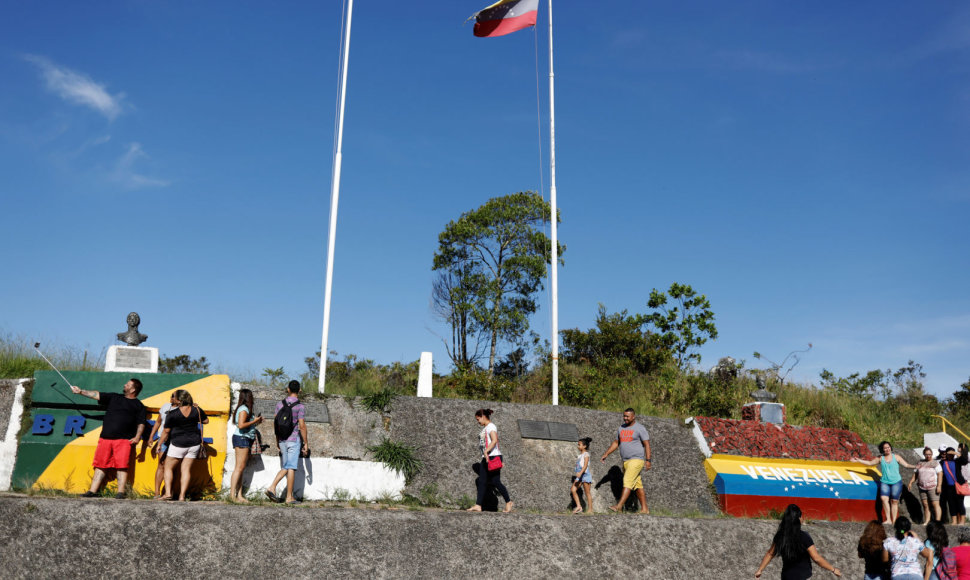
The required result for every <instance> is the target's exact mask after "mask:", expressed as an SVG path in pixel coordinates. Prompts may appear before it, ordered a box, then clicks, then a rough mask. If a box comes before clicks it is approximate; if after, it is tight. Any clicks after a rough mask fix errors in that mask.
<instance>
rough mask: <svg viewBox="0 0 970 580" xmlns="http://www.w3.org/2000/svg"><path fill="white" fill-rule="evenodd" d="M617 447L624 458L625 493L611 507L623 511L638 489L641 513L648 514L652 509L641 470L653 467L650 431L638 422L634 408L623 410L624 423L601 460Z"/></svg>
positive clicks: (604, 460) (604, 459)
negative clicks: (648, 501) (650, 508)
mask: <svg viewBox="0 0 970 580" xmlns="http://www.w3.org/2000/svg"><path fill="white" fill-rule="evenodd" d="M617 448H619V449H620V459H622V460H623V493H622V494H620V501H618V502H617V503H616V505H613V506H610V509H611V510H613V511H615V512H619V511H622V510H623V506H624V504H626V500H628V499H629V498H630V491H636V492H637V500H638V501H639V502H640V513H641V514H648V513H650V510H649V509H647V496H646V494H645V493H644V491H643V481H642V480H641V479H640V471H642V470H645V469H650V467H651V461H650V457H651V453H650V433H648V432H647V428H646V427H644V426H643V425H641V424H639V423H637V415H636V412H635V411H634V410H633V409H630V408H628V409H627V410H626V411H623V425H621V426H620V428H619V429H617V430H616V439H614V440H613V443H611V444H610V448H609V449H607V450H606V453H604V454H603V457H601V458H600V461H602V462H604V463H605V462H606V458H607V457H608V456H609V455H610V453H613V452H614V451H616V449H617Z"/></svg>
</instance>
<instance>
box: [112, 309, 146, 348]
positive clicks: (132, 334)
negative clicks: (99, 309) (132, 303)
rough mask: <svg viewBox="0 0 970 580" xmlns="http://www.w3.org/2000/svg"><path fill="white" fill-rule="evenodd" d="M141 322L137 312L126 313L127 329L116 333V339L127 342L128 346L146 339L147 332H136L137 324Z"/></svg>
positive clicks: (136, 344) (135, 344)
mask: <svg viewBox="0 0 970 580" xmlns="http://www.w3.org/2000/svg"><path fill="white" fill-rule="evenodd" d="M139 324H141V317H140V316H138V313H137V312H131V313H129V314H128V330H126V331H125V332H119V333H118V340H120V341H121V342H123V343H125V344H127V345H128V346H138V345H139V344H141V343H143V342H145V341H146V340H148V335H147V334H142V333H140V332H138V325H139Z"/></svg>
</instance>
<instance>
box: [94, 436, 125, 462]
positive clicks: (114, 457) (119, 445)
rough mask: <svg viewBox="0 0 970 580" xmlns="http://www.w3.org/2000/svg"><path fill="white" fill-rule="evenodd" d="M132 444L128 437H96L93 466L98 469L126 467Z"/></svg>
mask: <svg viewBox="0 0 970 580" xmlns="http://www.w3.org/2000/svg"><path fill="white" fill-rule="evenodd" d="M132 450H133V445H132V444H131V441H130V440H128V439H98V448H97V449H96V450H95V451H94V466H95V467H96V468H98V469H128V465H129V464H130V463H131V454H132Z"/></svg>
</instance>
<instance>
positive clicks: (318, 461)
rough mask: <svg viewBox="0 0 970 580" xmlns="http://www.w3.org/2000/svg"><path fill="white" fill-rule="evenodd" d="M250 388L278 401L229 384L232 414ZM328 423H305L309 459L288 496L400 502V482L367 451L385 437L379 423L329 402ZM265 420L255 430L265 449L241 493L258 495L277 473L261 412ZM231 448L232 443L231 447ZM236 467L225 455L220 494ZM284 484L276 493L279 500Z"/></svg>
mask: <svg viewBox="0 0 970 580" xmlns="http://www.w3.org/2000/svg"><path fill="white" fill-rule="evenodd" d="M243 387H246V388H249V389H251V390H253V391H254V394H255V395H256V396H257V397H261V398H266V399H279V398H282V394H281V392H280V391H278V390H272V389H267V388H266V387H259V386H254V385H240V384H239V383H233V384H232V391H233V397H232V408H233V409H235V407H236V401H237V397H238V393H239V389H240V388H243ZM304 399H306V402H307V404H309V405H314V404H320V401H318V400H316V399H315V398H314V397H312V396H310V397H306V396H304ZM325 402H326V405H327V409H328V411H329V416H330V423H317V422H308V423H307V436H308V438H309V442H310V449H311V457H309V458H303V459H300V461H299V463H298V469H297V471H296V477H295V480H294V484H293V494H294V495H295V496H296V497H297V498H302V499H306V500H325V499H334V498H336V497H340V496H341V495H343V494H347V495H348V496H349V497H351V498H358V499H366V500H375V499H379V498H381V497H384V496H387V497H393V498H400V496H401V491H402V490H403V489H404V476H402V475H401V474H399V473H397V472H395V471H393V470H391V469H388V468H387V467H385V466H384V464H383V463H379V462H375V461H374V460H373V457H372V456H371V454H370V453H369V452H368V451H367V447H368V446H370V445H375V444H377V443H379V442H380V439H381V436H382V435H384V436H386V435H387V432H386V430H385V422H384V420H383V417H381V416H380V415H377V414H374V413H367V412H366V411H364V410H363V409H361V408H360V407H359V406H357V405H356V404H355V403H356V402H357V400H355V399H346V398H343V397H329V398H327V399H326V401H325ZM263 416H264V417H265V418H266V420H265V421H264V422H263V424H262V425H261V426H260V427H259V431H260V433H261V434H262V435H263V442H264V444H265V445H268V447H267V448H266V450H265V451H264V453H263V454H262V455H260V456H253V457H251V458H250V460H249V462H248V463H247V465H246V469H245V471H244V472H243V475H242V483H243V489H246V490H248V491H249V494H250V495H252V494H256V495H261V494H262V493H263V491H264V490H266V489H268V488H269V486H270V484H272V482H273V478H274V477H276V474H277V473H278V472H279V470H280V461H279V450H278V449H277V448H276V437H275V436H274V434H273V421H272V415H271V414H270V413H269V412H268V411H263ZM234 430H235V425H234V424H233V423H232V421H231V420H230V422H229V424H228V431H227V434H226V440H227V441H231V440H232V433H233V431H234ZM230 445H231V443H230ZM235 467H236V456H235V452H233V451H231V450H230V452H229V453H227V454H226V463H225V468H224V469H225V472H224V475H223V479H222V481H223V488H224V489H229V486H230V481H231V480H230V477H231V475H232V472H233V471H234V470H235ZM285 485H286V481H285V480H283V482H282V483H281V484H279V486H278V487H277V489H276V492H277V493H280V494H282V493H283V492H284V490H285V488H284V486H285Z"/></svg>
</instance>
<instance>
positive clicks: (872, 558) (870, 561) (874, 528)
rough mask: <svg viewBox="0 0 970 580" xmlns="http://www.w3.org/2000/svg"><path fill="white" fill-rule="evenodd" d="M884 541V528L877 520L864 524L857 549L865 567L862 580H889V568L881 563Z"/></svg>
mask: <svg viewBox="0 0 970 580" xmlns="http://www.w3.org/2000/svg"><path fill="white" fill-rule="evenodd" d="M885 540H886V528H884V527H883V525H882V524H881V523H879V521H878V520H872V521H870V522H869V523H868V524H866V529H865V530H863V531H862V537H860V538H859V546H858V548H857V551H858V554H859V557H860V558H862V561H863V562H865V565H866V569H865V576H863V577H862V580H889V566H887V565H886V563H885V562H883V561H882V543H883V542H884V541H885Z"/></svg>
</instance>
